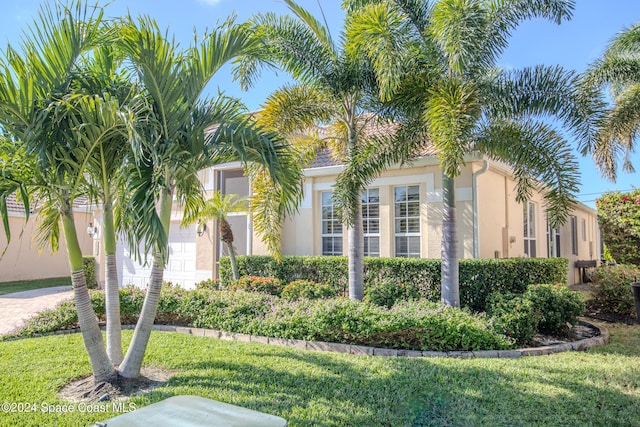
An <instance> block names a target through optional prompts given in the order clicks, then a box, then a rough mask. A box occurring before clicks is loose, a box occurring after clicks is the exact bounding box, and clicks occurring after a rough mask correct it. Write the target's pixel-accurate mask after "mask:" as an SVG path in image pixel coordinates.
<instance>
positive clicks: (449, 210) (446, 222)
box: [441, 172, 460, 307]
mask: <svg viewBox="0 0 640 427" xmlns="http://www.w3.org/2000/svg"><path fill="white" fill-rule="evenodd" d="M442 189H443V206H442V252H441V257H442V302H443V303H444V304H446V305H449V306H451V307H460V290H459V288H460V285H459V279H458V250H457V246H458V235H457V229H456V196H455V183H454V180H453V178H451V177H449V176H447V175H446V174H445V173H444V172H443V174H442Z"/></svg>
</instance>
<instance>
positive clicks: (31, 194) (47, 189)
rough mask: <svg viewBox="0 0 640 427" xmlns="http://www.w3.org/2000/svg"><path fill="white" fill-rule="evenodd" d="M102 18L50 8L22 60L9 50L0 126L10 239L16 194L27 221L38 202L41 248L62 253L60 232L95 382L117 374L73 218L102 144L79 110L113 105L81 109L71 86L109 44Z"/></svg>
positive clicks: (25, 43)
mask: <svg viewBox="0 0 640 427" xmlns="http://www.w3.org/2000/svg"><path fill="white" fill-rule="evenodd" d="M102 13H103V11H102V9H100V8H89V7H87V6H86V5H83V4H82V2H80V1H77V2H73V3H72V4H71V5H70V6H68V7H63V6H62V5H59V4H57V5H56V6H55V8H52V7H51V6H49V5H47V4H45V5H43V6H42V7H41V8H40V13H39V17H38V19H37V20H36V21H35V22H34V24H33V26H32V27H31V28H30V30H29V32H26V33H25V36H24V38H23V40H22V46H21V51H22V52H23V54H19V53H18V51H16V50H15V49H13V47H11V46H8V47H7V49H6V50H5V51H4V52H3V58H2V60H1V63H0V68H1V73H0V124H1V125H2V129H3V132H4V134H5V140H6V141H8V142H9V143H8V144H7V148H8V149H9V152H8V154H9V156H7V157H6V158H4V159H3V160H2V167H1V168H0V169H2V172H1V175H0V213H1V214H2V216H3V222H4V224H5V232H6V233H7V237H8V238H9V237H10V235H9V232H8V228H7V206H6V200H7V197H8V196H9V195H11V194H14V193H17V194H19V195H20V198H21V200H22V201H23V203H24V205H25V211H26V212H27V219H28V217H29V212H30V210H31V206H32V205H31V202H33V201H37V203H36V206H35V207H34V208H35V209H37V210H38V217H39V218H40V220H41V223H40V226H39V228H38V231H39V241H40V244H41V245H44V244H45V243H46V242H47V241H48V242H49V244H50V245H51V247H52V249H53V250H54V251H55V250H57V249H58V244H59V238H60V225H62V230H63V234H64V237H65V240H66V245H67V252H68V259H69V264H70V267H71V277H72V284H73V290H74V300H75V305H76V309H77V312H78V321H79V324H80V329H81V332H82V337H83V340H84V344H85V347H86V349H87V352H88V353H89V359H90V361H91V365H92V369H93V376H94V381H95V382H101V381H112V380H114V379H115V377H116V372H115V370H114V367H113V365H112V364H111V362H110V360H109V357H108V356H107V353H106V351H105V347H104V343H103V340H102V333H101V331H100V328H99V325H98V320H97V317H96V315H95V312H94V311H93V308H92V306H91V300H90V296H89V292H88V289H87V285H86V279H85V276H84V271H83V265H82V251H81V248H80V245H79V242H78V237H77V234H76V226H75V221H74V215H73V202H74V200H75V199H76V198H77V197H79V196H80V195H83V194H84V192H85V189H86V187H87V185H88V183H87V180H86V177H85V175H84V172H85V168H86V165H87V162H88V161H89V159H90V157H91V155H92V153H93V152H94V150H96V148H97V147H98V146H99V145H100V139H99V138H98V140H95V139H93V138H85V135H86V134H88V133H91V132H92V131H93V128H91V129H83V128H82V126H79V122H78V121H77V119H78V117H79V113H78V108H80V109H85V112H87V111H88V110H87V109H93V111H92V113H93V116H94V117H101V115H102V112H103V111H99V110H101V109H102V108H103V107H105V109H106V110H108V109H109V108H110V107H111V106H110V105H109V103H108V102H103V100H98V99H96V100H95V102H94V103H93V104H91V102H89V103H88V104H87V105H83V103H84V101H82V100H84V98H83V97H80V98H78V97H77V95H76V94H74V93H73V88H72V82H73V80H74V79H73V76H74V72H75V70H76V69H77V67H78V65H79V64H80V63H81V62H82V57H83V55H86V54H88V53H89V52H91V51H92V50H93V49H94V48H95V47H96V46H97V45H98V44H99V42H100V41H101V40H105V38H107V39H108V37H107V34H105V33H104V31H103V27H102V25H101V22H102ZM79 100H80V102H76V101H79ZM89 104H90V105H89ZM109 120H110V118H109V117H105V120H104V121H102V122H101V123H99V124H96V126H104V128H103V130H102V132H101V133H102V134H103V135H106V134H108V133H110V132H111V131H115V130H114V129H115V127H118V126H119V124H118V125H115V127H114V123H107V122H108V121H109ZM85 131H86V133H85Z"/></svg>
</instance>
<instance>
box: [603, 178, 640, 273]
mask: <svg viewBox="0 0 640 427" xmlns="http://www.w3.org/2000/svg"><path fill="white" fill-rule="evenodd" d="M596 206H597V207H598V224H599V225H600V231H601V233H602V240H603V241H604V243H605V244H606V245H607V248H608V249H609V251H610V255H611V256H613V258H615V259H616V260H617V261H618V262H620V263H622V264H635V265H640V251H638V247H640V189H635V190H633V191H631V192H629V193H620V192H613V193H605V194H603V195H602V197H600V198H599V199H598V200H596Z"/></svg>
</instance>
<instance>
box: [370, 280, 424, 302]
mask: <svg viewBox="0 0 640 427" xmlns="http://www.w3.org/2000/svg"><path fill="white" fill-rule="evenodd" d="M364 298H365V301H369V302H371V303H373V304H375V305H379V306H381V307H387V308H391V307H392V306H393V305H395V303H396V302H398V301H410V300H413V299H419V298H420V292H419V290H418V288H417V287H416V286H414V285H405V284H404V283H396V282H390V281H387V282H378V283H374V284H372V285H370V286H368V287H367V289H366V291H365V295H364Z"/></svg>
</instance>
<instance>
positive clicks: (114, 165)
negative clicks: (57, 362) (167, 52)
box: [75, 45, 148, 366]
mask: <svg viewBox="0 0 640 427" xmlns="http://www.w3.org/2000/svg"><path fill="white" fill-rule="evenodd" d="M122 59H123V58H122V57H121V55H118V52H116V51H115V50H114V49H113V46H112V45H105V46H100V47H99V48H98V49H96V50H95V52H94V55H93V56H92V57H91V58H89V59H88V60H87V61H86V63H85V64H83V67H82V70H81V72H80V73H78V74H77V77H76V81H77V82H76V84H75V86H76V90H77V91H78V92H81V93H89V94H97V96H98V97H97V98H96V97H94V98H91V97H88V98H85V101H86V102H83V103H81V104H79V105H80V106H81V107H89V108H79V109H78V111H79V113H81V117H80V119H81V120H82V121H81V122H79V123H78V124H77V127H78V128H82V129H83V130H84V132H85V134H84V137H85V138H89V137H94V138H95V140H96V141H100V145H99V147H98V148H97V149H96V150H94V153H93V156H92V158H91V161H89V162H88V163H87V172H88V174H89V176H90V184H91V185H90V186H89V187H88V193H89V194H88V196H89V198H90V200H92V201H95V202H99V203H100V204H101V206H102V211H103V215H102V233H101V237H102V241H103V246H104V256H105V265H106V268H105V313H106V338H107V354H108V355H109V359H110V360H111V363H112V364H113V365H114V366H117V365H119V364H120V362H122V359H123V353H122V337H121V322H120V298H119V295H120V283H119V281H118V274H117V262H116V226H115V220H114V207H115V208H117V207H119V206H120V205H117V204H116V202H117V201H118V200H122V197H123V196H125V195H124V194H121V192H120V190H121V189H122V188H123V187H124V185H123V183H122V181H123V180H126V178H127V177H126V176H123V173H122V171H123V169H124V168H125V164H126V162H128V161H131V158H132V153H131V144H130V143H129V141H130V140H131V139H133V138H137V137H139V136H138V135H137V129H136V125H138V124H139V123H141V124H142V125H144V124H145V120H144V119H145V115H146V114H147V112H148V105H147V103H146V102H145V99H144V98H143V96H142V95H141V94H140V91H139V88H138V86H137V85H136V84H135V83H133V82H132V79H131V76H130V75H129V74H128V73H127V72H126V70H125V69H122V68H121V63H122ZM101 100H104V102H103V103H100V102H98V103H96V101H101ZM94 105H95V106H97V107H99V108H98V109H97V110H96V109H94V108H92V107H93V106H94ZM94 112H97V113H98V114H99V116H98V117H93V116H92V115H91V114H92V113H94ZM83 113H86V114H83ZM108 118H110V123H114V124H117V127H116V129H118V131H117V132H108V133H105V134H101V133H100V132H102V131H104V129H105V127H104V126H100V124H101V123H103V122H106V120H107V119H108ZM90 130H91V131H92V132H89V131H90ZM119 214H120V215H126V211H123V210H122V209H120V212H119Z"/></svg>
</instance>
